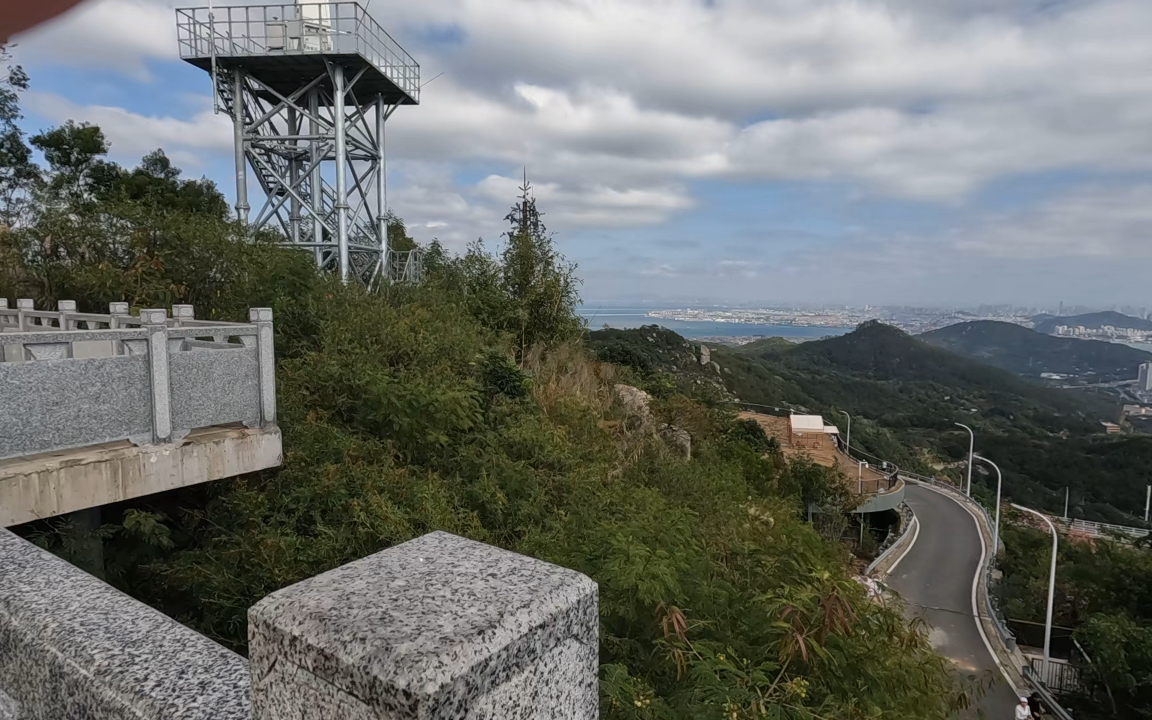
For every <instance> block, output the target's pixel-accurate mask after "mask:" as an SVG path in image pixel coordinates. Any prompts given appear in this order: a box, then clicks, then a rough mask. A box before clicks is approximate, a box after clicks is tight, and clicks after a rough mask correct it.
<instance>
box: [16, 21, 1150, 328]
mask: <svg viewBox="0 0 1152 720" xmlns="http://www.w3.org/2000/svg"><path fill="white" fill-rule="evenodd" d="M172 8H173V3H171V2H169V1H168V0H88V2H86V3H84V4H83V5H81V6H80V7H79V8H78V9H77V10H75V11H73V12H71V13H69V14H68V15H65V16H63V17H62V18H59V19H57V20H55V21H53V22H52V23H49V24H47V25H44V26H41V27H40V28H37V29H36V30H34V31H32V32H30V33H27V34H25V35H23V36H20V37H18V38H16V42H17V43H18V46H17V47H16V48H15V50H14V55H15V57H16V60H17V61H18V62H21V63H22V64H24V66H25V67H26V69H27V70H28V71H29V74H30V75H31V77H32V84H33V89H32V90H31V91H29V92H28V93H27V95H26V96H25V98H24V105H25V108H26V114H27V118H26V122H25V125H26V127H27V128H28V129H29V130H35V129H39V128H42V127H45V126H48V125H52V124H56V123H60V122H62V121H64V120H67V119H69V118H74V119H76V120H83V121H90V122H93V123H97V124H99V125H100V126H101V127H102V128H103V129H104V131H105V133H106V134H107V135H108V137H109V139H110V141H111V144H112V151H113V156H114V158H115V159H117V160H120V161H122V162H129V163H130V162H135V161H136V160H138V159H139V157H140V156H141V155H143V154H144V153H146V152H149V151H150V150H153V149H155V148H157V147H163V148H164V149H165V150H166V151H168V153H169V155H171V156H172V157H173V158H175V160H176V161H177V163H178V164H179V165H180V166H181V167H182V168H183V169H184V170H185V172H186V173H189V174H192V175H197V176H198V175H206V176H208V177H209V178H212V179H214V180H216V181H217V182H220V183H221V186H222V188H223V189H224V191H225V192H226V193H227V194H229V195H230V196H231V195H232V194H233V190H232V188H230V187H229V186H228V181H229V178H230V172H229V167H230V163H231V150H230V148H231V133H230V125H229V122H228V120H227V119H226V118H225V116H222V115H220V116H217V115H213V113H212V102H211V97H210V82H209V78H208V75H207V74H206V73H204V72H203V71H201V70H198V69H196V68H194V67H192V66H191V65H187V64H184V63H182V62H180V61H179V60H178V59H177V45H176V35H175V15H174V12H173V9H172ZM369 11H370V13H371V14H372V15H373V16H374V17H375V18H376V19H377V20H378V21H379V22H380V23H381V24H382V25H383V26H384V27H385V28H386V29H388V30H389V32H390V33H391V34H392V35H393V37H395V38H396V39H397V40H398V41H399V42H400V43H401V44H402V45H403V46H404V47H405V48H406V49H407V50H409V52H411V53H412V54H413V55H414V56H415V57H416V58H417V60H418V61H419V62H420V63H421V66H422V67H421V72H422V75H423V77H424V78H425V79H428V78H432V77H433V76H436V75H437V74H439V73H443V75H441V76H440V77H439V78H437V79H436V80H435V81H434V82H432V83H431V84H429V85H428V86H427V87H426V88H425V89H424V91H423V95H422V102H421V104H420V105H419V106H417V107H405V108H401V109H400V110H399V111H398V112H397V113H396V114H395V115H394V116H393V119H392V120H391V121H390V122H389V130H388V153H389V158H390V159H389V204H390V205H391V206H392V208H393V210H394V211H395V212H396V213H397V214H399V215H400V216H402V217H403V218H404V219H405V220H406V221H407V222H408V225H409V227H410V228H411V230H412V232H413V234H414V235H415V236H416V237H417V238H418V239H421V240H430V239H432V238H433V237H438V238H439V239H440V240H441V241H443V242H445V243H446V244H448V245H449V246H450V247H454V248H462V247H463V245H464V244H465V243H466V242H468V241H469V240H473V239H475V238H477V237H483V238H485V239H486V240H487V241H488V242H489V243H490V244H492V245H495V244H496V243H498V241H499V235H500V233H501V232H502V230H503V227H502V221H501V218H502V217H503V216H504V215H505V214H506V213H507V209H508V206H509V205H510V204H511V203H512V202H513V200H514V196H515V194H516V189H515V188H516V186H517V185H518V184H519V182H518V181H519V177H520V173H521V171H522V168H523V167H524V166H527V168H528V173H529V177H530V179H531V180H532V181H533V184H534V186H535V187H536V195H537V198H538V201H539V205H540V208H541V209H542V210H543V211H544V212H545V213H546V217H545V221H546V222H547V224H548V226H549V228H550V229H551V230H553V231H555V232H556V237H557V242H558V243H559V245H560V248H561V250H562V251H563V252H564V253H565V254H566V255H567V256H568V257H569V258H570V259H572V260H575V261H576V262H578V263H579V265H580V274H581V276H582V277H583V278H584V281H585V284H584V288H583V295H584V297H585V299H586V300H587V301H589V302H592V303H613V302H635V301H648V302H667V303H671V302H697V303H704V302H714V303H724V302H730V303H738V302H758V303H765V304H767V303H781V302H828V303H857V304H863V303H872V304H879V303H922V304H938V305H947V304H953V303H975V302H1017V303H1027V304H1032V305H1035V304H1044V303H1055V302H1058V301H1061V300H1063V301H1065V302H1072V303H1086V304H1092V305H1099V306H1106V305H1111V304H1113V303H1134V304H1137V305H1140V304H1144V305H1149V304H1152V302H1150V301H1149V297H1148V296H1149V291H1150V288H1152V40H1150V39H1149V38H1152V2H1149V1H1148V0H421V1H420V2H412V1H411V0H407V1H403V2H402V1H400V0H371V2H370V4H369Z"/></svg>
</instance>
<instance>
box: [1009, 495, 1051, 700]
mask: <svg viewBox="0 0 1152 720" xmlns="http://www.w3.org/2000/svg"><path fill="white" fill-rule="evenodd" d="M1012 507H1014V508H1016V509H1017V510H1023V511H1024V512H1029V513H1032V514H1033V515H1035V516H1036V517H1038V518H1040V519H1041V520H1043V521H1044V522H1045V523H1047V524H1048V529H1049V530H1051V531H1052V567H1051V568H1050V569H1049V570H1048V615H1047V617H1046V618H1045V619H1044V681H1045V682H1047V681H1048V661H1049V659H1050V654H1049V650H1050V648H1051V645H1052V598H1053V596H1054V595H1055V593H1056V549H1057V547H1058V545H1059V542H1060V541H1059V539H1058V536H1057V535H1056V526H1055V525H1053V524H1052V521H1051V520H1049V519H1048V516H1047V515H1044V514H1043V513H1038V512H1036V511H1035V510H1033V509H1031V508H1026V507H1022V506H1020V505H1017V504H1016V503H1012Z"/></svg>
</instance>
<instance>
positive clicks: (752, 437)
mask: <svg viewBox="0 0 1152 720" xmlns="http://www.w3.org/2000/svg"><path fill="white" fill-rule="evenodd" d="M9 142H12V143H18V144H22V143H23V138H22V137H21V136H20V135H19V133H16V135H15V136H10V137H9ZM32 142H33V144H35V145H36V146H37V147H39V148H41V149H42V150H43V152H44V157H45V159H46V161H47V162H48V163H49V165H50V167H49V168H48V170H47V171H45V172H41V171H40V170H39V169H38V168H33V169H32V170H29V171H28V172H27V173H25V175H26V177H25V179H24V180H22V181H20V183H18V184H16V185H14V187H15V191H14V192H13V193H11V194H10V195H9V198H10V199H9V200H8V201H7V204H5V205H4V208H3V209H4V210H5V212H8V213H9V215H8V217H9V218H10V222H8V223H6V225H7V227H5V228H0V260H2V261H0V268H3V271H2V273H0V296H7V297H12V296H22V297H34V298H35V299H36V300H37V302H38V303H42V304H47V303H52V302H54V301H55V300H57V299H60V298H75V299H77V300H78V301H79V302H80V305H81V309H83V310H97V309H100V308H102V307H103V306H104V304H105V303H107V302H109V301H119V300H126V301H128V302H129V303H131V304H132V305H133V306H135V307H141V306H150V305H159V306H163V305H167V304H169V303H174V302H178V303H193V304H195V306H196V310H197V313H198V315H200V316H204V317H219V318H224V319H238V318H241V317H243V313H244V310H245V309H246V308H247V307H249V306H253V305H269V306H271V307H273V309H274V312H275V318H276V325H275V326H276V333H277V334H276V349H277V382H278V400H279V408H280V421H281V426H282V430H283V433H284V444H285V457H284V463H283V466H282V468H280V469H278V470H276V471H268V472H264V473H259V474H256V475H252V476H246V477H241V478H237V479H233V480H229V481H221V482H217V483H211V484H208V485H205V486H199V487H194V488H186V489H183V490H179V491H174V492H171V493H166V494H163V495H157V496H152V497H148V498H144V499H142V500H141V501H139V502H132V503H125V504H122V505H120V506H114V507H107V508H105V509H104V519H105V524H104V526H103V527H102V528H101V531H100V533H101V535H102V537H103V538H104V542H105V567H104V572H105V574H106V576H107V577H108V579H109V581H110V582H113V583H115V584H116V585H117V586H119V587H121V588H123V589H124V590H126V591H127V592H130V593H131V594H133V595H135V596H137V597H139V598H141V599H143V600H145V601H146V602H149V603H151V604H153V605H155V606H156V607H158V608H160V609H162V610H164V611H165V612H167V613H169V614H171V615H173V616H175V617H177V618H179V619H180V620H182V621H183V622H186V623H188V624H189V625H191V626H193V627H195V628H197V629H198V630H200V631H202V632H204V633H206V634H208V635H210V636H212V637H214V638H216V639H218V640H220V641H221V642H224V643H226V644H228V645H229V646H231V647H234V648H237V649H240V650H243V648H244V643H245V637H246V626H245V623H246V618H245V611H246V609H247V607H248V606H250V605H251V604H252V603H254V602H255V601H256V600H258V599H259V598H260V597H262V596H263V595H265V594H266V593H268V592H270V591H273V590H275V589H277V588H280V587H283V586H285V585H288V584H290V583H293V582H295V581H298V580H300V579H302V578H305V577H308V576H310V575H314V574H316V573H320V572H323V571H325V570H328V569H330V568H333V567H335V566H338V565H340V564H342V563H346V562H348V561H350V560H353V559H355V558H357V557H361V556H364V555H366V554H369V553H372V552H376V551H379V550H381V549H384V548H387V547H389V546H391V545H393V544H395V543H399V542H402V541H405V540H407V539H410V538H412V537H415V536H418V535H420V534H422V533H425V532H428V531H431V530H437V529H439V530H446V531H449V532H453V533H457V534H460V535H464V536H468V537H471V538H475V539H477V540H482V541H484V542H489V543H493V544H496V545H499V546H502V547H505V548H509V549H512V550H515V551H518V552H523V553H527V554H530V555H533V556H536V557H540V558H543V559H546V560H550V561H552V562H556V563H559V564H562V565H565V566H568V567H572V568H575V569H577V570H580V571H581V572H584V573H587V574H588V575H589V576H591V577H592V578H593V579H595V580H596V581H597V582H598V583H599V587H600V608H601V663H602V665H601V693H602V712H603V714H604V716H605V717H606V718H684V719H688V718H692V719H696V718H715V719H716V720H720V719H721V718H724V719H738V718H797V719H799V718H813V719H816V718H847V719H857V718H859V719H863V718H885V719H897V720H899V719H901V718H906V719H908V720H925V719H931V718H945V717H947V716H948V715H949V714H950V712H951V711H952V710H953V709H955V708H957V707H960V706H963V705H965V704H966V703H967V702H968V698H969V696H968V695H966V694H965V693H964V692H963V691H962V690H963V689H962V687H961V685H960V680H958V679H957V678H955V677H954V676H953V675H952V674H951V673H950V672H949V671H948V668H947V665H946V663H945V661H944V660H943V659H942V658H940V657H939V656H937V655H936V654H935V653H934V652H933V651H932V650H931V648H930V646H929V644H928V642H927V639H926V635H925V633H923V632H922V631H920V630H919V629H918V628H916V627H910V626H909V625H908V624H907V621H906V620H905V619H904V617H903V615H902V613H901V611H900V608H899V607H897V606H892V605H884V604H881V603H878V602H875V601H872V600H868V599H867V598H866V597H865V594H864V591H863V589H862V588H861V587H860V586H859V585H858V584H857V583H856V582H855V581H854V580H853V578H852V576H851V572H850V570H849V566H848V563H847V555H848V553H847V552H846V551H845V549H844V548H843V547H841V546H840V545H839V544H837V543H835V542H830V541H829V540H827V539H825V538H823V537H821V536H820V535H819V534H818V533H817V532H816V531H814V530H813V528H812V527H811V526H809V525H808V524H806V523H805V522H804V521H803V514H802V512H801V508H802V502H801V498H805V497H807V498H816V499H818V500H821V501H827V502H828V503H835V502H836V501H837V499H838V498H842V496H843V492H844V491H843V486H842V484H841V483H840V479H839V478H837V477H835V476H834V475H833V474H831V473H830V472H829V471H827V470H825V469H823V468H820V467H817V466H813V465H808V464H805V463H802V462H797V463H788V462H786V461H785V460H784V458H783V457H782V456H781V455H780V454H779V452H777V451H776V450H774V448H773V446H772V445H771V443H769V442H767V439H766V438H764V436H763V433H762V432H759V431H758V429H757V428H756V427H755V426H752V427H750V426H749V424H748V423H738V422H736V421H735V420H734V418H733V415H732V414H731V413H730V412H728V411H726V410H724V409H721V408H718V407H716V406H714V405H710V404H708V402H707V400H708V397H707V394H706V393H704V394H698V393H696V392H695V390H694V387H693V386H692V385H693V384H692V383H689V386H680V385H677V384H676V383H675V382H672V383H665V385H664V387H663V389H662V390H661V391H660V392H659V393H658V394H657V395H656V397H654V399H653V400H652V407H651V409H652V413H653V414H654V415H655V416H656V418H657V419H658V420H660V421H663V422H668V423H674V424H675V425H677V426H678V427H681V428H684V429H686V430H687V431H688V432H690V433H691V436H692V458H691V459H690V460H686V459H684V458H683V457H681V456H679V455H677V454H676V453H674V452H672V451H670V450H669V448H668V447H666V446H665V444H664V442H663V441H662V440H661V439H660V438H659V436H657V435H655V434H653V433H650V432H645V431H643V430H642V429H631V428H632V425H630V424H629V423H626V422H622V421H623V420H625V419H627V418H626V417H625V416H624V413H623V410H622V408H621V407H620V405H619V403H617V402H616V401H615V399H614V397H613V392H612V387H613V384H614V383H616V382H620V381H626V382H635V383H643V382H644V381H645V378H644V377H642V374H641V373H640V372H638V371H636V370H635V369H633V367H631V365H632V364H631V363H626V364H625V365H624V366H617V365H614V364H612V363H609V362H602V361H600V360H597V359H595V358H594V357H592V356H591V355H590V354H589V353H588V351H587V349H586V347H585V345H584V344H583V341H582V327H581V324H580V323H579V321H578V319H577V318H576V316H575V314H574V305H575V302H576V299H577V296H576V279H575V276H574V274H573V273H574V268H572V267H571V266H570V265H568V264H567V263H566V262H564V260H563V258H562V257H560V256H559V255H558V254H557V253H556V251H555V249H554V245H553V243H552V240H551V238H550V236H549V235H548V234H547V232H546V230H545V229H544V227H543V224H542V223H541V222H540V217H539V214H538V213H537V212H536V211H535V203H534V201H532V199H531V197H530V196H529V195H528V194H527V192H526V193H525V196H524V197H523V198H522V199H521V201H520V202H519V203H518V204H517V207H516V208H515V210H514V212H513V214H512V215H511V216H510V229H509V233H508V235H507V237H506V240H505V243H504V250H503V252H502V253H501V254H499V255H492V254H489V253H488V252H486V251H485V250H484V248H483V247H482V246H481V245H480V244H475V245H473V246H471V247H470V248H469V249H468V251H467V253H465V254H464V255H463V256H459V257H456V256H452V255H450V254H449V253H447V252H445V251H444V249H443V248H441V247H439V246H438V245H434V246H432V247H431V248H429V260H428V268H429V273H430V277H429V280H428V282H427V283H426V284H425V285H424V286H422V287H404V286H385V287H384V288H383V289H382V290H381V291H380V292H378V293H368V292H365V291H364V290H362V289H358V288H356V287H342V286H340V285H338V284H335V283H333V282H332V281H331V280H330V279H327V278H324V277H320V276H318V275H317V274H316V273H315V272H314V271H313V269H312V268H311V266H310V263H309V261H308V258H307V257H306V256H304V255H303V254H295V253H292V252H289V251H285V250H281V249H279V248H277V247H275V246H274V245H273V244H271V242H270V240H272V239H273V238H256V239H255V240H254V241H250V240H249V239H248V238H247V237H246V236H245V234H244V233H243V231H242V229H241V228H239V227H237V226H236V225H235V224H234V223H231V222H229V221H228V220H227V219H226V208H225V204H224V200H223V198H222V197H221V196H220V194H219V192H218V191H217V190H216V189H215V188H214V187H213V186H212V184H211V183H209V182H207V181H204V180H200V181H190V180H186V179H183V178H181V176H180V174H179V171H177V170H176V169H175V168H173V167H172V166H171V164H170V163H168V161H167V159H166V158H165V157H164V156H163V154H162V153H160V152H157V153H153V154H151V155H149V156H148V157H147V158H146V159H145V161H144V162H143V163H142V164H141V165H140V166H139V167H137V168H134V169H131V170H129V169H125V168H120V167H118V166H116V165H113V164H110V163H108V162H107V161H106V160H105V159H104V157H103V156H104V152H105V150H106V143H105V142H104V139H103V136H102V134H101V133H100V132H99V130H98V129H97V128H93V127H87V126H82V125H71V124H70V125H66V126H64V127H61V128H57V129H55V130H51V131H48V132H45V133H42V134H40V135H37V136H36V137H34V138H32ZM15 155H16V156H19V155H20V153H19V152H17V153H16V154H15ZM11 156H13V155H12V153H9V157H11ZM0 177H3V178H10V177H13V176H12V175H11V174H7V175H5V174H2V173H0ZM393 230H394V231H395V232H396V233H397V234H403V229H402V228H401V227H399V224H398V223H395V224H394V227H393ZM695 387H697V388H700V387H702V386H695ZM702 400H703V401H704V402H702ZM20 531H21V532H23V533H25V534H26V535H29V536H30V537H33V538H35V539H36V540H37V541H38V542H40V543H42V544H44V545H45V546H47V547H49V548H51V549H53V550H54V551H56V552H58V553H60V554H62V555H65V556H68V555H69V553H70V552H71V551H72V549H73V547H74V542H75V541H76V537H77V533H78V531H77V530H76V529H75V528H71V527H69V525H68V524H67V522H64V521H60V520H56V521H51V522H45V523H38V524H36V525H33V526H26V527H24V528H21V529H20ZM969 689H970V688H969Z"/></svg>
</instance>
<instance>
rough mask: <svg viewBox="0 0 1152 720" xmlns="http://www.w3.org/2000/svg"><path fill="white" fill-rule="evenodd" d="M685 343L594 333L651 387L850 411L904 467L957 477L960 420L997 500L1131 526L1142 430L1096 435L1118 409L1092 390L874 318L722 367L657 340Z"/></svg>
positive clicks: (1142, 461)
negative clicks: (1062, 385) (1030, 374)
mask: <svg viewBox="0 0 1152 720" xmlns="http://www.w3.org/2000/svg"><path fill="white" fill-rule="evenodd" d="M684 344H685V341H684V340H683V338H681V337H680V336H678V335H676V334H675V333H672V332H671V331H668V330H661V329H656V328H644V329H640V330H632V331H619V330H616V331H608V330H604V331H597V332H594V333H592V346H593V348H595V349H596V351H597V352H598V353H599V355H600V357H602V358H609V359H612V360H613V361H614V362H618V363H624V364H628V365H630V366H631V367H634V368H636V369H637V371H638V372H641V373H642V374H643V375H644V376H645V377H647V378H649V382H650V383H652V384H653V385H654V386H655V387H657V388H658V387H659V386H661V385H667V384H668V380H667V377H668V376H674V377H675V376H679V377H682V378H692V382H694V383H702V384H705V385H709V386H716V387H719V388H720V391H719V394H720V395H723V396H726V397H727V398H728V399H729V400H732V399H739V400H740V401H743V402H748V403H759V404H763V405H771V406H779V407H791V408H795V409H797V410H802V411H809V410H810V411H813V412H819V413H823V414H824V415H826V416H827V417H829V418H834V419H835V420H836V422H841V421H842V420H843V415H841V414H840V413H841V411H845V412H848V413H850V414H851V415H852V439H853V445H856V446H858V447H859V448H860V449H862V450H863V451H865V452H868V453H871V454H873V455H875V456H877V457H878V458H882V459H886V460H890V461H892V462H895V463H896V464H897V465H899V466H900V467H902V468H905V469H907V470H912V471H917V472H923V473H940V472H951V473H952V474H953V475H958V473H959V472H960V468H959V467H958V466H959V465H963V464H964V461H965V459H966V458H967V453H968V434H967V432H965V431H964V430H962V429H960V428H958V427H956V426H955V424H954V423H957V422H961V423H964V424H966V425H969V426H971V427H972V428H973V429H974V430H975V431H976V437H977V447H976V449H977V451H978V452H982V453H984V454H985V455H987V456H988V457H990V458H992V459H993V460H995V461H996V462H997V463H998V464H999V465H1000V466H1001V468H1002V469H1003V471H1004V495H1005V497H1006V498H1009V499H1011V500H1013V501H1015V502H1019V503H1021V504H1024V505H1028V506H1032V507H1039V508H1045V509H1048V510H1051V511H1062V510H1063V506H1064V489H1065V488H1066V487H1068V488H1070V489H1071V490H1070V491H1071V500H1072V505H1071V511H1072V513H1073V514H1074V515H1075V516H1077V517H1083V518H1086V519H1091V520H1103V521H1109V522H1117V523H1122V524H1129V525H1133V524H1137V525H1138V524H1141V519H1140V517H1139V514H1142V512H1143V507H1144V505H1143V500H1144V487H1145V485H1146V484H1147V468H1148V467H1149V463H1150V462H1152V437H1150V436H1147V435H1130V436H1108V435H1104V434H1103V433H1102V427H1101V425H1100V420H1101V419H1105V418H1107V419H1113V418H1114V414H1115V409H1116V408H1115V406H1114V405H1112V404H1110V403H1108V402H1106V401H1103V400H1100V399H1098V398H1096V397H1095V396H1093V395H1090V394H1086V393H1080V392H1075V391H1058V390H1054V389H1050V388H1046V387H1043V386H1041V385H1038V384H1035V383H1032V382H1029V381H1027V380H1025V379H1023V378H1020V377H1017V376H1015V375H1013V374H1012V373H1009V372H1007V371H1005V370H1001V369H999V368H994V367H990V366H988V365H985V364H982V363H979V362H976V361H974V360H971V359H969V358H966V357H963V356H960V355H957V354H954V353H952V352H949V351H947V350H943V349H940V348H936V347H933V346H931V345H928V344H926V343H923V342H921V341H920V340H918V339H917V338H913V337H911V336H909V335H907V334H905V333H903V332H901V331H899V330H897V329H895V328H892V327H889V326H887V325H883V324H881V323H878V322H870V323H865V324H863V325H861V327H859V328H858V329H857V330H855V331H854V332H852V333H849V334H847V335H843V336H841V337H837V338H831V339H827V340H819V341H813V342H806V343H801V344H799V345H796V344H792V343H786V342H780V341H776V340H767V341H758V342H754V343H750V344H748V345H744V346H741V347H737V348H726V347H716V348H713V349H712V353H711V357H712V359H713V360H715V361H717V362H718V363H719V364H720V365H721V367H722V370H721V372H720V373H716V372H715V371H710V370H706V369H704V368H700V367H699V366H694V365H693V363H691V362H689V360H688V359H687V358H684V357H681V358H679V359H676V358H675V356H674V353H673V354H671V355H670V354H669V352H665V351H662V350H661V348H670V349H671V350H673V351H674V350H675V349H676V348H678V347H680V346H682V345H684ZM690 354H691V353H689V355H690ZM974 483H975V484H976V485H977V491H978V492H984V493H986V492H988V491H989V489H990V490H991V491H994V490H995V478H994V477H993V476H992V475H991V474H989V473H988V472H987V471H985V470H984V469H980V470H978V471H977V473H976V474H975V479H974ZM981 486H983V489H981Z"/></svg>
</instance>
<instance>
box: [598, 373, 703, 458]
mask: <svg viewBox="0 0 1152 720" xmlns="http://www.w3.org/2000/svg"><path fill="white" fill-rule="evenodd" d="M612 392H613V393H614V394H615V395H616V399H617V400H618V401H619V402H620V405H621V407H622V408H623V409H624V427H625V428H626V429H628V430H629V431H631V432H644V433H655V434H658V435H659V436H660V438H661V439H662V440H664V442H666V443H668V446H669V447H670V448H672V450H673V451H674V452H675V453H676V454H677V455H678V456H680V457H682V458H684V459H685V460H691V459H692V435H691V434H689V432H688V431H687V430H685V429H684V428H681V427H676V426H675V425H669V424H667V423H660V425H659V427H657V425H656V421H655V419H654V418H653V417H652V408H651V406H650V403H651V401H652V397H651V396H650V395H649V394H648V393H646V392H644V391H643V390H641V389H640V388H637V387H632V386H631V385H624V384H623V383H621V384H619V385H615V386H613V388H612Z"/></svg>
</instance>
